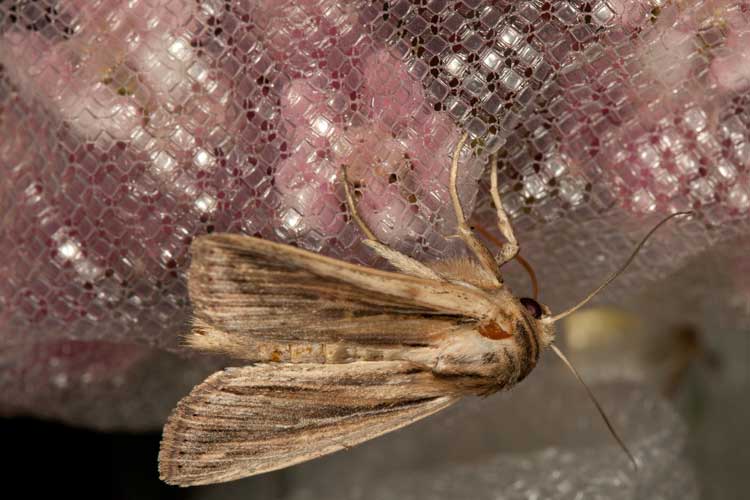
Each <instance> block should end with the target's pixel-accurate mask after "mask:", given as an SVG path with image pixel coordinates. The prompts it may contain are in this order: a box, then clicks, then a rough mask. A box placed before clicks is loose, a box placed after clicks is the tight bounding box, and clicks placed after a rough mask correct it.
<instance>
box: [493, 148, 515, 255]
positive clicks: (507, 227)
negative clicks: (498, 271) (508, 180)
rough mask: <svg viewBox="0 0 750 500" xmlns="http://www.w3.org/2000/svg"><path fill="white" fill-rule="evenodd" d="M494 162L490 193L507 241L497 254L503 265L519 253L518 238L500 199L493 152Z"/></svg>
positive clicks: (495, 158)
mask: <svg viewBox="0 0 750 500" xmlns="http://www.w3.org/2000/svg"><path fill="white" fill-rule="evenodd" d="M490 163H491V164H492V172H491V174H490V183H491V188H490V194H491V196H492V201H493V203H495V210H497V227H498V228H500V233H502V235H503V237H504V238H505V240H506V242H505V243H504V244H503V246H502V247H500V254H499V255H498V256H497V265H498V266H502V265H503V264H505V263H506V262H508V261H509V260H511V259H513V258H514V257H515V256H516V254H517V253H518V239H516V234H515V232H514V231H513V226H512V225H511V224H510V219H509V218H508V214H507V213H506V212H505V208H503V202H502V201H501V200H500V191H499V190H498V188H497V154H493V155H492V158H491V159H490Z"/></svg>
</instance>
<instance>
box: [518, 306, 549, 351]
mask: <svg viewBox="0 0 750 500" xmlns="http://www.w3.org/2000/svg"><path fill="white" fill-rule="evenodd" d="M519 302H520V303H521V308H522V312H523V314H524V315H525V316H526V319H527V320H528V322H529V324H530V325H531V326H532V328H533V330H534V333H535V334H536V337H537V338H538V339H539V342H540V343H541V344H542V345H543V346H544V347H546V346H548V345H550V344H551V343H552V341H553V340H555V325H554V323H553V322H551V321H549V318H551V317H552V311H550V309H549V307H547V306H546V305H544V304H542V303H540V302H537V300H536V299H532V298H531V297H523V298H521V299H519Z"/></svg>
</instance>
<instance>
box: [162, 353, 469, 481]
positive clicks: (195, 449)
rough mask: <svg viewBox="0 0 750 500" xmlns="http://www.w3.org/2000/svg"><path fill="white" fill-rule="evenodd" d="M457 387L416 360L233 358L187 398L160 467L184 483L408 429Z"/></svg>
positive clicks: (272, 465)
mask: <svg viewBox="0 0 750 500" xmlns="http://www.w3.org/2000/svg"><path fill="white" fill-rule="evenodd" d="M457 397H458V395H457V394H456V389H455V387H454V386H453V385H452V384H451V383H450V382H448V381H443V380H441V379H439V378H436V377H434V376H433V375H432V374H430V373H429V372H425V371H421V370H418V369H415V368H414V367H413V365H411V364H409V363H406V362H398V361H382V362H356V363H349V364H340V365H318V364H261V365H256V366H247V367H243V368H228V369H226V370H224V371H221V372H217V373H214V374H213V375H211V376H210V377H208V378H207V379H206V380H205V381H204V382H203V383H202V384H200V385H199V386H197V387H196V388H194V389H193V391H192V392H191V393H190V394H189V395H188V396H186V397H185V398H183V399H182V401H180V403H179V404H178V405H177V408H176V409H175V410H174V412H173V413H172V415H171V416H170V418H169V420H168V421H167V424H166V426H165V427H164V436H163V439H162V443H161V451H160V453H159V471H160V474H161V478H162V479H163V480H164V481H166V482H168V483H172V484H178V485H182V486H189V485H196V484H208V483H216V482H223V481H231V480H234V479H239V478H242V477H246V476H251V475H254V474H260V473H262V472H267V471H271V470H275V469H280V468H282V467H287V466H290V465H294V464H297V463H300V462H304V461H306V460H311V459H313V458H316V457H319V456H322V455H327V454H329V453H333V452H335V451H338V450H341V449H344V448H348V447H351V446H353V445H356V444H358V443H361V442H363V441H367V440H369V439H372V438H374V437H377V436H379V435H381V434H385V433H387V432H389V431H392V430H395V429H398V428H400V427H403V426H405V425H408V424H410V423H412V422H414V421H416V420H419V419H421V418H423V417H426V416H428V415H430V414H432V413H435V412H437V411H439V410H441V409H443V408H445V407H446V406H448V405H450V404H451V403H453V402H454V401H456V399H457Z"/></svg>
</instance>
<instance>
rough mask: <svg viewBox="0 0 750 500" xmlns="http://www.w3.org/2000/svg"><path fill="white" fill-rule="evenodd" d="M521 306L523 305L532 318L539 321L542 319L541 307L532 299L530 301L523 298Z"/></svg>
mask: <svg viewBox="0 0 750 500" xmlns="http://www.w3.org/2000/svg"><path fill="white" fill-rule="evenodd" d="M521 305H523V306H524V307H525V308H526V310H527V311H529V313H531V315H532V316H533V317H534V319H539V318H541V317H542V314H543V313H544V311H543V310H542V306H540V305H539V302H537V301H536V300H534V299H530V298H528V297H524V298H522V299H521Z"/></svg>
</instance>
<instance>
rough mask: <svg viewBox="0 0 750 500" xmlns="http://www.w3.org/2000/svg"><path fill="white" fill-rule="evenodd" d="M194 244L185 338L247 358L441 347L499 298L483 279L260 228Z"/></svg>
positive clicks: (323, 357)
mask: <svg viewBox="0 0 750 500" xmlns="http://www.w3.org/2000/svg"><path fill="white" fill-rule="evenodd" d="M192 251H193V255H192V264H191V267H190V272H189V280H188V288H189V292H190V299H191V302H192V304H193V311H194V323H193V330H192V332H191V334H190V335H189V336H188V338H187V343H188V344H189V345H190V346H192V347H194V348H197V349H200V350H206V351H215V352H222V353H224V354H228V355H231V356H233V357H236V358H241V359H246V360H249V361H283V362H325V361H329V362H330V361H334V362H342V361H354V360H357V359H359V356H361V355H363V354H361V353H362V351H363V349H364V350H365V351H368V352H369V353H370V354H372V355H373V356H374V359H379V358H378V356H379V355H378V353H381V354H382V351H388V350H391V351H393V350H396V349H401V348H412V347H415V346H421V347H434V346H435V345H437V344H438V343H439V342H440V341H441V340H443V339H445V338H446V337H448V336H450V335H451V334H452V333H453V332H455V331H456V330H457V329H466V328H467V327H469V328H471V327H472V325H471V324H472V322H474V321H475V319H476V318H480V317H482V315H484V314H486V313H487V311H488V310H491V309H492V308H493V304H492V302H491V301H490V298H489V296H488V295H487V294H486V293H484V292H483V291H482V290H480V289H479V288H475V287H470V286H462V285H459V284H455V283H451V282H449V281H439V280H433V279H425V278H419V277H414V276H409V275H406V274H401V273H395V272H387V271H381V270H378V269H373V268H369V267H364V266H359V265H354V264H349V263H346V262H344V261H341V260H336V259H331V258H328V257H324V256H321V255H318V254H316V253H313V252H308V251H305V250H301V249H299V248H295V247H292V246H289V245H282V244H278V243H274V242H270V241H266V240H262V239H259V238H253V237H248V236H241V235H232V234H218V235H210V236H203V237H201V238H199V239H197V240H196V241H195V242H194V243H193V245H192ZM320 346H325V347H320ZM330 348H334V349H333V351H335V352H337V353H347V352H352V350H353V351H356V352H358V353H360V354H352V355H350V357H349V358H346V356H347V355H343V357H341V356H342V355H340V354H335V353H334V354H332V350H331V349H330ZM316 349H317V350H316ZM295 350H296V351H295ZM323 351H325V352H323ZM295 352H296V353H304V352H308V353H310V352H312V354H308V355H303V354H295ZM316 356H317V357H316ZM331 356H333V357H334V359H330V357H331ZM370 359H372V358H370Z"/></svg>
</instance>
